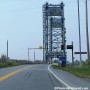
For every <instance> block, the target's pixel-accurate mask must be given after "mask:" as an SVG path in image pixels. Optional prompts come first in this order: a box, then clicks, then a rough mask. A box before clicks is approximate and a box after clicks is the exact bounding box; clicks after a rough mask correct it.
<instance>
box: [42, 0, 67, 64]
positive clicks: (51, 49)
mask: <svg viewBox="0 0 90 90" xmlns="http://www.w3.org/2000/svg"><path fill="white" fill-rule="evenodd" d="M62 47H63V51H62ZM60 56H66V29H65V18H64V3H63V2H61V3H60V4H49V3H48V2H46V3H45V4H44V5H43V60H44V61H45V62H48V61H49V60H52V58H59V57H60Z"/></svg>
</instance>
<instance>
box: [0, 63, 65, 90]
mask: <svg viewBox="0 0 90 90" xmlns="http://www.w3.org/2000/svg"><path fill="white" fill-rule="evenodd" d="M54 87H65V86H64V85H63V84H62V83H61V82H59V81H58V80H57V79H56V78H55V77H54V76H53V75H52V74H51V73H50V71H49V70H48V65H46V64H41V65H23V66H16V67H11V68H3V69H0V90H54Z"/></svg>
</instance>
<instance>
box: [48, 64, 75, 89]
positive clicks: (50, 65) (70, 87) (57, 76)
mask: <svg viewBox="0 0 90 90" xmlns="http://www.w3.org/2000/svg"><path fill="white" fill-rule="evenodd" d="M50 66H51V65H49V66H48V70H49V71H50V73H51V74H53V76H54V77H55V78H56V79H57V80H59V81H60V82H61V83H63V84H64V85H65V86H66V87H68V88H71V86H69V85H68V84H67V83H65V82H64V81H63V80H61V79H60V78H59V77H58V76H57V75H55V74H54V73H53V71H51V70H50ZM71 90H74V89H71Z"/></svg>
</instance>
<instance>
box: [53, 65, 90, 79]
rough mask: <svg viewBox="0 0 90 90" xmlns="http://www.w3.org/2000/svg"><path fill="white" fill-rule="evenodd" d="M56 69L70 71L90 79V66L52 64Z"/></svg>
mask: <svg viewBox="0 0 90 90" xmlns="http://www.w3.org/2000/svg"><path fill="white" fill-rule="evenodd" d="M52 67H53V68H54V69H61V70H64V71H67V72H69V73H72V74H74V75H76V76H78V77H82V78H89V79H90V66H82V67H73V66H68V67H64V68H63V67H59V66H56V65H52Z"/></svg>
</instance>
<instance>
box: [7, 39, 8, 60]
mask: <svg viewBox="0 0 90 90" xmlns="http://www.w3.org/2000/svg"><path fill="white" fill-rule="evenodd" d="M7 59H8V40H7Z"/></svg>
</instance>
